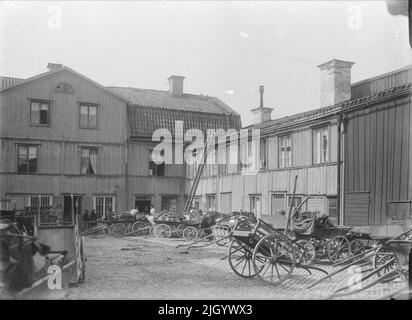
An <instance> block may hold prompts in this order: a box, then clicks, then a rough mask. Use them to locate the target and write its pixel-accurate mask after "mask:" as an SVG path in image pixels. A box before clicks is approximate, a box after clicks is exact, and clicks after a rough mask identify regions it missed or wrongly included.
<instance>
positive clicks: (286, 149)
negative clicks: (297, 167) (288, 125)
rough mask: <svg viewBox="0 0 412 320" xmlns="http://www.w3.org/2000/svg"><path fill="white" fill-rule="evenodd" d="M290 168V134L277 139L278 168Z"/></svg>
mask: <svg viewBox="0 0 412 320" xmlns="http://www.w3.org/2000/svg"><path fill="white" fill-rule="evenodd" d="M291 166H292V142H291V137H290V134H287V135H284V136H281V137H279V168H287V167H291Z"/></svg>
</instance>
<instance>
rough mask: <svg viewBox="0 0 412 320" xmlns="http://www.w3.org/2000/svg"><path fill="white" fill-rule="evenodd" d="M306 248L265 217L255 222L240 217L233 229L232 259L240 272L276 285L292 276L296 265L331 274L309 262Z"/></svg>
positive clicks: (234, 268)
mask: <svg viewBox="0 0 412 320" xmlns="http://www.w3.org/2000/svg"><path fill="white" fill-rule="evenodd" d="M304 250H305V248H304V247H302V246H300V245H299V244H298V243H294V242H292V241H291V240H290V239H289V238H288V237H287V236H285V235H284V234H282V233H281V232H279V231H277V230H275V229H274V228H273V227H272V226H271V225H269V224H267V223H266V222H264V221H263V220H260V219H259V220H258V221H257V222H254V221H252V220H251V219H249V218H247V217H244V216H240V217H238V218H237V221H236V224H235V226H234V228H233V231H232V241H231V243H230V245H229V255H228V260H229V265H230V267H231V268H232V270H233V271H234V272H235V273H236V274H237V275H239V276H241V277H244V278H252V277H255V276H257V277H258V278H259V279H260V280H262V281H264V282H266V283H270V284H274V285H276V284H280V283H282V282H284V281H285V280H287V279H288V278H290V277H291V276H292V273H293V270H294V268H302V269H305V270H306V271H307V272H308V273H311V270H318V271H321V272H323V273H325V274H327V272H326V271H324V270H323V269H320V268H317V267H314V266H308V265H305V263H304V261H303V257H304V254H303V253H304Z"/></svg>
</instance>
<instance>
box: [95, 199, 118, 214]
mask: <svg viewBox="0 0 412 320" xmlns="http://www.w3.org/2000/svg"><path fill="white" fill-rule="evenodd" d="M94 201H95V208H94V209H95V210H96V217H97V219H100V218H102V217H103V218H105V217H106V213H108V212H113V211H114V204H115V198H114V197H111V196H109V197H106V196H96V197H95V200H94Z"/></svg>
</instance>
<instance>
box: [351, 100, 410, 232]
mask: <svg viewBox="0 0 412 320" xmlns="http://www.w3.org/2000/svg"><path fill="white" fill-rule="evenodd" d="M410 109H411V101H410V96H406V97H405V96H404V97H400V98H397V99H395V100H392V101H386V102H381V103H379V104H376V105H373V106H369V107H368V108H363V109H361V110H354V111H348V112H347V113H346V121H345V126H346V128H345V134H346V137H345V156H344V158H345V163H344V166H345V177H344V179H345V180H344V192H345V201H344V202H345V223H346V224H348V225H365V224H366V223H367V224H369V225H383V224H386V223H392V222H396V221H392V217H390V216H388V214H387V212H386V210H387V209H386V208H387V206H388V203H389V202H394V201H395V202H396V201H397V202H399V201H400V202H404V201H406V202H407V201H411V199H412V197H411V192H410V189H411V173H410V171H411V163H410V157H411V146H410V141H411V140H410V139H411V124H412V122H411V121H412V120H411V110H410ZM354 194H358V195H362V197H360V196H354ZM366 194H367V195H368V198H369V200H370V201H368V208H367V210H366V208H365V203H366V200H365V199H366ZM363 197H365V198H363ZM352 201H353V202H352ZM362 201H365V202H362ZM356 206H359V210H357V209H356V208H355V207H356ZM366 212H367V214H366ZM398 218H399V217H398ZM408 218H409V219H410V217H404V219H408ZM360 223H361V224H360Z"/></svg>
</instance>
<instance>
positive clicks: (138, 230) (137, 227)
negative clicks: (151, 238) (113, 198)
mask: <svg viewBox="0 0 412 320" xmlns="http://www.w3.org/2000/svg"><path fill="white" fill-rule="evenodd" d="M132 231H135V232H134V233H133V234H134V235H136V236H145V235H147V234H148V233H149V229H148V228H147V225H146V223H144V222H143V221H136V222H135V223H133V224H132Z"/></svg>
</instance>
